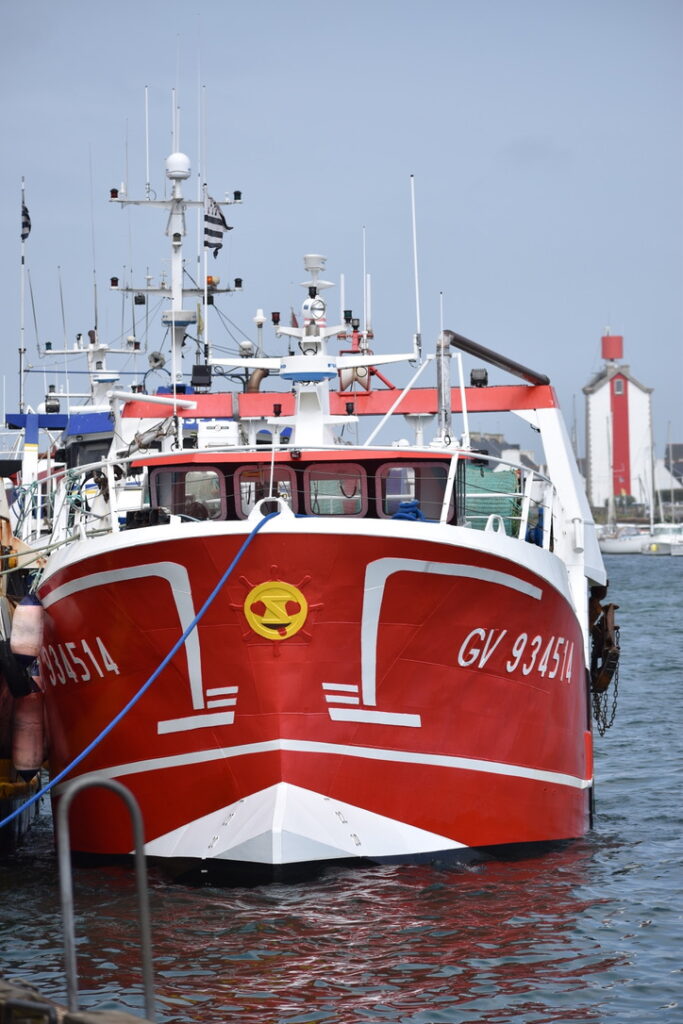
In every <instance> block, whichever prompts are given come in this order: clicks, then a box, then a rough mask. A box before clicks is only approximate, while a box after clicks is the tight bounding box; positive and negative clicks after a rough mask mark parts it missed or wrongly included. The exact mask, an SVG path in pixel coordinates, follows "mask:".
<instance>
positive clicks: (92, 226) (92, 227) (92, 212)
mask: <svg viewBox="0 0 683 1024" xmlns="http://www.w3.org/2000/svg"><path fill="white" fill-rule="evenodd" d="M88 157H89V161H90V234H91V241H92V276H93V298H94V302H95V323H94V328H95V330H97V270H96V260H95V209H94V204H93V178H92V147H91V146H89V147H88Z"/></svg>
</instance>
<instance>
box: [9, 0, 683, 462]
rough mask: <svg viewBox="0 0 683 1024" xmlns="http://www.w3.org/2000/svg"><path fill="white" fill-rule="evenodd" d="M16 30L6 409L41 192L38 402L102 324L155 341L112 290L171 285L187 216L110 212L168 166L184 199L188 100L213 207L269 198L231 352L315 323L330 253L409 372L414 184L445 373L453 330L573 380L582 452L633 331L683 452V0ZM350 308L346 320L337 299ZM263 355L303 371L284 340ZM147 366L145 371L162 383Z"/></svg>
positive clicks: (353, 297) (250, 256)
mask: <svg viewBox="0 0 683 1024" xmlns="http://www.w3.org/2000/svg"><path fill="white" fill-rule="evenodd" d="M0 19H1V20H0V24H1V26H2V31H1V32H0V47H1V48H2V60H1V61H0V110H1V115H0V116H1V127H2V138H3V142H4V145H3V160H2V161H1V162H0V185H1V192H0V194H1V195H2V203H1V207H0V219H1V224H0V238H1V239H2V245H1V246H0V263H1V267H0V270H1V273H2V278H1V279H2V282H3V299H4V301H3V307H4V309H5V327H4V331H3V340H2V349H1V351H2V367H1V371H0V372H1V374H2V377H3V404H4V407H5V408H6V410H8V411H14V410H15V409H16V407H17V403H18V393H19V389H18V355H17V352H18V349H19V347H20V340H21V337H22V334H21V319H22V317H21V301H20V291H21V289H20V281H21V273H20V255H21V246H20V216H19V214H20V201H21V181H22V177H23V178H24V179H25V188H26V203H27V206H28V208H29V211H30V215H31V221H32V230H31V234H30V237H29V239H28V240H27V243H26V267H27V274H26V276H25V282H26V281H27V282H28V283H27V286H26V295H25V304H24V334H23V338H24V341H25V346H26V349H27V362H28V364H30V366H31V367H32V368H33V369H34V370H37V371H39V372H33V373H31V374H29V375H28V376H27V378H26V379H27V385H26V399H27V401H29V402H32V403H33V404H36V403H37V402H38V401H40V399H41V396H42V393H43V392H44V388H45V384H46V383H47V382H51V381H53V380H57V378H55V377H53V376H52V375H51V372H50V371H51V369H52V368H51V367H49V366H48V367H47V370H46V366H45V363H42V362H41V361H40V360H39V358H38V353H37V342H40V344H41V345H43V344H44V343H45V342H46V341H47V340H51V341H52V342H53V346H54V347H58V346H59V347H61V346H62V344H63V343H64V339H65V338H66V339H67V341H68V342H69V343H71V342H72V341H73V338H74V337H75V335H76V334H77V333H79V332H80V333H84V334H85V333H86V332H87V331H88V330H89V329H90V328H92V327H93V326H94V323H95V309H96V308H97V326H98V331H99V335H100V338H101V339H102V340H104V341H107V342H110V343H112V344H115V343H118V342H119V339H120V337H121V335H123V336H124V337H125V336H127V335H128V334H130V333H131V325H130V323H129V322H128V321H127V320H124V317H123V314H122V304H121V299H120V296H118V295H112V294H111V293H110V292H109V289H108V283H109V278H110V277H111V276H113V275H116V276H119V277H120V278H121V279H122V280H124V281H131V282H132V283H134V284H143V283H144V278H145V275H146V274H148V273H149V274H150V275H151V276H152V277H153V278H154V280H155V281H156V280H158V277H159V274H160V272H161V271H162V270H163V269H164V260H166V258H167V240H166V238H165V236H164V234H163V232H164V228H165V220H164V214H163V213H162V212H160V211H158V210H156V211H155V210H139V209H138V208H131V209H127V210H125V211H122V210H120V209H117V208H113V207H112V206H111V205H110V204H109V203H108V202H107V199H108V195H109V189H110V187H112V186H120V185H121V183H122V182H124V181H125V182H126V183H127V191H128V195H129V196H130V197H137V198H141V199H142V198H144V196H145V194H146V192H145V190H146V182H147V173H146V163H147V160H146V153H147V150H148V151H149V168H150V170H149V184H150V186H151V188H152V189H154V191H155V192H156V193H157V194H158V195H160V196H161V195H163V193H164V188H165V185H164V163H165V159H166V157H167V156H168V154H169V153H170V152H171V151H172V150H173V148H174V145H173V143H174V138H173V134H172V110H173V97H174V96H175V101H176V106H177V107H178V109H179V114H178V122H179V130H178V136H179V137H178V136H177V137H176V140H175V141H176V143H177V144H178V148H180V149H181V150H182V151H184V152H186V153H187V154H188V155H189V156H190V159H191V161H192V167H193V177H192V179H191V181H190V182H189V183H188V186H189V189H188V191H192V190H196V188H197V185H198V182H199V180H200V178H201V180H206V182H207V184H208V188H209V192H210V193H211V194H212V195H214V196H215V197H216V198H223V196H224V195H225V193H232V192H233V190H235V189H240V190H241V191H242V192H243V196H244V202H243V203H242V205H241V206H239V207H232V208H230V209H229V211H228V213H227V216H228V221H229V223H231V224H232V225H233V227H234V230H233V231H232V232H230V233H229V235H226V245H225V246H224V249H223V250H222V251H221V253H220V254H219V256H218V258H217V259H216V260H215V261H213V260H212V261H211V263H212V266H211V271H212V272H213V273H215V274H218V275H220V277H221V280H222V283H223V284H226V283H229V282H231V281H232V280H233V278H234V277H241V278H243V281H244V287H243V291H242V292H241V293H239V294H235V295H231V296H227V297H226V298H225V299H224V300H223V301H222V303H221V308H222V310H223V311H224V314H225V315H226V316H227V317H228V318H229V320H230V324H228V327H229V329H230V332H231V334H232V337H230V335H228V334H226V333H225V328H224V324H223V322H221V321H219V320H218V319H217V318H214V320H213V321H212V324H211V332H212V340H213V341H214V343H215V344H216V345H217V346H218V347H221V346H225V347H229V348H231V350H234V341H235V339H237V340H239V339H240V338H242V337H251V338H253V337H254V323H253V317H254V314H255V312H256V310H257V308H263V309H265V310H266V312H267V313H269V312H270V311H271V310H280V311H283V316H287V315H288V311H289V308H290V306H294V307H295V308H298V307H299V305H300V302H301V298H302V296H303V293H302V291H301V289H300V288H299V287H298V282H300V281H302V280H304V272H303V264H302V257H303V255H304V253H307V252H316V253H322V254H325V255H326V256H327V257H328V263H327V269H326V273H325V277H327V278H328V279H329V280H332V281H335V282H337V281H338V280H339V275H340V274H343V275H344V278H345V282H346V302H345V305H346V306H347V307H351V308H353V309H354V313H356V314H357V315H361V316H362V308H363V297H362V296H363V288H362V282H363V266H364V265H365V267H366V269H367V271H368V272H369V273H370V274H371V280H372V293H371V294H372V326H373V328H374V331H375V335H376V337H375V342H374V348H375V350H376V351H378V352H391V351H396V350H407V349H408V348H409V347H410V345H411V339H412V335H413V333H414V332H415V329H416V316H417V314H416V298H415V281H414V275H413V248H412V245H413V243H412V218H411V189H410V180H411V178H410V176H411V175H414V179H413V180H414V187H415V212H416V225H417V251H418V270H419V293H420V325H421V332H422V336H423V343H424V347H425V350H426V351H433V350H434V346H435V343H436V339H437V336H438V332H439V329H440V327H441V310H443V326H445V327H447V328H450V329H452V330H455V331H457V332H459V333H461V334H464V335H466V336H467V337H469V338H472V339H473V340H475V341H477V342H479V343H480V344H482V345H485V346H486V347H488V348H493V349H495V350H497V351H500V352H503V353H505V354H506V355H508V356H510V357H511V358H512V359H515V360H516V361H518V362H521V363H523V364H525V365H528V366H530V367H532V368H534V369H537V370H538V371H540V372H543V373H546V374H548V376H549V377H550V378H551V381H552V383H553V384H554V385H555V387H556V390H557V392H558V395H559V398H560V400H561V403H562V406H563V408H564V412H565V416H566V418H567V421H568V423H569V424H570V426H571V425H573V423H574V422H576V423H577V432H578V436H579V451H580V453H581V452H582V450H583V429H582V428H583V418H584V398H583V394H582V391H581V389H582V387H583V386H584V385H585V384H586V383H588V381H589V380H590V378H591V377H592V376H593V374H594V373H595V372H596V371H598V370H599V369H600V367H601V366H602V360H601V357H600V337H601V335H602V334H603V333H604V332H605V330H606V328H609V329H610V331H611V333H613V334H621V335H623V336H624V345H625V353H624V355H625V362H627V363H628V364H629V366H630V369H631V372H632V374H633V375H634V376H635V377H636V378H637V379H638V380H639V381H641V382H642V383H643V384H645V385H648V386H650V387H653V388H654V393H653V418H654V432H655V443H656V446H657V451H658V454H660V455H661V454H663V449H664V445H665V443H666V441H667V438H668V437H669V436H671V438H672V440H674V441H683V401H682V399H683V0H571V2H569V0H478V2H476V3H473V2H471V0H421V2H420V3H415V2H407V0H345V2H344V3H343V4H329V5H317V4H311V3H304V2H301V0H288V2H284V0H249V2H248V3H239V4H238V3H234V2H233V0H220V2H219V0H204V2H203V3H201V4H200V3H195V2H192V0H189V2H187V3H179V2H177V0H164V2H157V0H142V2H139V0H138V2H136V3H133V2H131V0H118V2H117V3H116V4H103V3H93V2H85V0H62V2H61V3H60V4H55V3H53V2H45V0H23V2H22V4H13V3H10V2H9V0H2V2H1V3H0ZM145 89H147V97H148V100H147V103H148V112H149V116H148V121H149V128H148V131H147V133H146V129H145ZM174 90H175V92H174ZM195 194H196V193H195ZM193 230H194V229H193ZM165 265H166V266H167V265H168V264H167V263H166V264H165ZM29 285H30V287H29ZM95 286H96V288H95ZM95 293H96V296H97V299H96V300H95ZM326 297H327V298H328V300H329V301H330V303H331V307H332V309H335V310H336V309H337V308H338V303H339V298H338V291H337V292H336V295H335V291H331V292H327V295H326ZM138 308H139V307H138ZM127 315H129V314H127ZM159 330H160V329H159ZM142 332H143V325H142V324H141V323H140V322H138V324H137V326H136V334H137V335H138V336H140V334H141V333H142ZM265 340H266V349H267V351H268V352H269V354H273V355H275V354H279V353H280V352H281V351H282V350H283V347H282V342H280V341H276V340H275V338H274V336H273V334H272V332H270V331H269V329H268V328H266V333H265ZM143 342H144V344H145V345H147V346H148V348H150V349H155V348H159V347H160V345H161V342H162V335H161V333H159V334H158V336H155V335H154V333H153V332H149V333H148V334H147V335H145V336H144V337H143ZM139 358H140V359H142V361H143V365H142V366H140V363H137V364H136V365H135V366H133V365H132V364H130V363H129V364H127V366H128V369H129V370H136V371H137V370H138V369H140V368H141V369H142V370H144V369H146V363H145V360H144V357H139ZM188 362H191V360H189V361H188ZM470 364H471V361H470V362H469V363H468V360H467V359H466V366H469V365H470ZM60 365H61V363H60ZM72 365H73V363H72ZM81 368H82V367H81ZM188 369H189V366H188ZM395 376H396V377H398V375H395ZM505 379H507V378H505V377H504V375H502V374H501V372H500V371H493V372H492V373H491V380H492V382H502V381H503V380H505ZM128 380H132V378H128ZM71 386H72V387H73V386H74V385H73V378H72V385H71ZM58 389H59V388H58ZM489 429H495V425H493V424H492V425H490V427H489ZM524 429H526V428H524ZM512 439H513V440H514V439H515V438H512ZM517 440H520V441H521V443H523V444H524V437H520V438H517Z"/></svg>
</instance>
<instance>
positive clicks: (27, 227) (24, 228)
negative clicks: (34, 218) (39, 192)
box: [21, 199, 31, 242]
mask: <svg viewBox="0 0 683 1024" xmlns="http://www.w3.org/2000/svg"><path fill="white" fill-rule="evenodd" d="M30 234H31V218H30V217H29V215H28V207H27V205H26V203H25V202H24V201H23V199H22V201H21V240H22V242H25V241H26V239H27V238H28V236H29V235H30Z"/></svg>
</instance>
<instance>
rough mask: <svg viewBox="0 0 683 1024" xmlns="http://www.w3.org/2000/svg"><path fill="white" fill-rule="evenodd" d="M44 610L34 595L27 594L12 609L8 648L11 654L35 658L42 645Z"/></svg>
mask: <svg viewBox="0 0 683 1024" xmlns="http://www.w3.org/2000/svg"><path fill="white" fill-rule="evenodd" d="M44 618H45V610H44V609H43V606H42V604H41V603H40V601H39V599H38V598H37V597H35V595H34V594H27V595H26V597H25V598H23V600H22V601H21V603H20V604H18V605H17V607H16V608H15V609H14V616H13V618H12V635H11V637H10V646H11V648H12V653H13V654H22V655H25V656H26V657H29V658H37V657H38V654H39V653H40V648H41V646H42V643H43V622H44Z"/></svg>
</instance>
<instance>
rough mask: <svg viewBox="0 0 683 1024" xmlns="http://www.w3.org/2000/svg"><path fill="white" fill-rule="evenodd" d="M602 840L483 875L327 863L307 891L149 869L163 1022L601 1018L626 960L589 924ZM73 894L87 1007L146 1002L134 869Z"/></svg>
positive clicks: (85, 877)
mask: <svg viewBox="0 0 683 1024" xmlns="http://www.w3.org/2000/svg"><path fill="white" fill-rule="evenodd" d="M598 846H599V841H598V842H596V841H595V840H591V841H589V842H585V843H580V844H575V845H574V846H572V847H571V848H569V849H567V850H564V851H562V852H561V853H556V854H547V855H545V856H543V857H541V858H538V859H530V860H525V861H519V862H512V863H510V862H507V863H495V862H491V863H488V864H486V865H482V866H479V867H478V868H476V869H472V868H470V869H463V868H461V869H450V870H435V869H434V868H429V867H407V866H402V867H391V868H372V869H367V870H361V871H355V872H354V871H331V872H330V873H328V874H327V875H325V876H323V877H322V878H320V879H318V880H316V881H315V883H313V884H311V885H304V884H300V885H291V886H285V885H271V886H264V887H262V888H257V889H230V890H219V889H210V888H207V889H186V888H182V887H178V886H169V885H168V884H167V883H165V882H164V881H163V880H161V879H157V878H154V877H153V878H152V879H151V900H152V920H153V942H154V954H155V955H154V961H155V977H156V992H157V999H158V1001H159V1007H160V1017H161V1018H162V1019H163V1020H165V1021H169V1022H170V1021H177V1022H178V1024H180V1022H190V1021H192V1022H198V1021H207V1022H208V1021H212V1022H215V1021H222V1020H228V1019H239V1020H240V1022H243V1024H250V1022H252V1021H253V1022H257V1021H258V1022H259V1024H263V1022H264V1021H286V1022H291V1024H294V1022H298V1021H302V1022H303V1021H320V1022H323V1021H330V1022H335V1024H347V1022H348V1024H351V1022H358V1021H363V1020H372V1021H385V1022H411V1024H413V1022H415V1024H432V1022H433V1024H436V1022H439V1021H468V1022H474V1021H486V1022H498V1021H508V1020H512V1019H514V1020H515V1021H522V1022H525V1021H529V1022H531V1021H541V1020H542V1021H560V1020H562V1021H570V1020H571V1021H584V1022H592V1021H598V1020H600V1019H601V1014H600V987H602V986H603V985H604V984H605V978H607V977H609V974H610V971H611V970H612V968H614V967H615V966H616V965H618V964H619V963H621V962H622V961H623V959H624V957H623V954H619V953H615V952H613V951H612V952H610V953H607V952H606V951H605V950H604V949H603V948H602V947H601V945H600V943H599V942H598V940H597V938H596V937H595V934H594V926H595V925H596V923H597V922H599V921H600V919H601V918H602V917H604V915H605V908H604V903H605V902H606V901H605V900H604V899H603V898H602V897H600V896H599V895H598V894H591V893H590V892H588V890H589V886H587V882H588V881H589V876H590V867H591V863H592V860H593V857H594V855H595V853H596V851H597V847H598ZM582 892H583V893H584V895H579V894H580V893H582ZM587 892H588V895H586V893H587ZM76 899H77V906H78V907H80V908H81V909H82V911H83V914H84V919H85V920H86V921H87V936H83V938H82V941H81V947H80V956H81V960H80V970H81V987H82V992H83V995H84V999H83V1002H84V1004H85V1005H89V1006H101V1005H103V1004H102V1003H99V1002H97V999H96V993H97V992H98V991H100V992H101V991H103V990H104V991H107V992H108V993H109V996H110V997H111V993H112V991H113V990H115V989H117V990H118V991H119V992H120V993H121V996H120V1005H121V1006H124V1005H125V1006H128V1007H129V1008H131V1007H132V1008H139V1007H140V1006H142V995H141V991H140V971H139V960H138V950H137V945H136V935H135V924H134V922H133V921H131V907H132V906H133V900H134V891H133V887H132V880H131V878H130V875H129V874H127V873H126V872H125V871H120V870H118V869H108V870H106V871H97V872H88V871H84V872H79V874H78V878H77V896H76ZM91 904H92V907H91V906H90V905H91ZM96 908H97V909H96ZM124 992H127V994H126V996H125V997H124V996H123V993H124Z"/></svg>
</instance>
